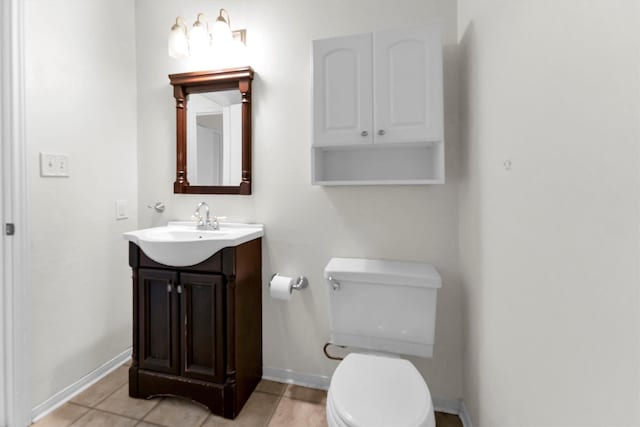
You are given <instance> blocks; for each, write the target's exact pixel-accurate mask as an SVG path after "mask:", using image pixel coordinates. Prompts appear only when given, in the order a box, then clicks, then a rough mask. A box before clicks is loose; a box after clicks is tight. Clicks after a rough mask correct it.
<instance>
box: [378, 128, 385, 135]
mask: <svg viewBox="0 0 640 427" xmlns="http://www.w3.org/2000/svg"><path fill="white" fill-rule="evenodd" d="M385 133H386V132H385V131H384V129H380V130H379V131H378V135H380V136H382V135H384V134H385Z"/></svg>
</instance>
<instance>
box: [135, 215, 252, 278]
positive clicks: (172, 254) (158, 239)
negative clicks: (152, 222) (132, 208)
mask: <svg viewBox="0 0 640 427" xmlns="http://www.w3.org/2000/svg"><path fill="white" fill-rule="evenodd" d="M123 236H124V238H125V239H127V240H129V241H130V242H133V243H135V244H136V245H138V246H139V247H140V249H142V251H143V252H144V253H145V254H146V255H147V256H148V257H149V258H151V259H152V260H154V261H155V262H159V263H161V264H165V265H171V266H174V267H185V266H188V265H195V264H198V263H200V262H202V261H204V260H206V259H207V258H209V257H210V256H211V255H213V254H215V253H216V252H218V251H219V250H220V249H222V248H227V247H231V246H238V245H240V244H242V243H245V242H248V241H249V240H253V239H257V238H258V237H262V236H264V226H263V225H262V224H238V223H227V222H225V223H221V224H220V229H219V230H197V229H196V223H195V222H177V221H176V222H170V223H169V224H167V225H166V226H165V227H154V228H145V229H143V230H136V231H130V232H128V233H124V234H123Z"/></svg>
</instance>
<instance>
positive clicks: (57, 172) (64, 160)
mask: <svg viewBox="0 0 640 427" xmlns="http://www.w3.org/2000/svg"><path fill="white" fill-rule="evenodd" d="M40 176H43V177H44V176H53V177H67V176H69V155H68V154H60V153H58V154H52V153H40Z"/></svg>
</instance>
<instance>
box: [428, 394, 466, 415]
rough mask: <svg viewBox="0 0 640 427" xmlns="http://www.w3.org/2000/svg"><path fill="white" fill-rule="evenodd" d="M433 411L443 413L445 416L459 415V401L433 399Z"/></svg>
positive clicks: (440, 398)
mask: <svg viewBox="0 0 640 427" xmlns="http://www.w3.org/2000/svg"><path fill="white" fill-rule="evenodd" d="M432 399H433V409H434V410H435V411H436V412H444V413H445V414H453V415H458V414H460V400H459V399H445V398H442V397H433V398H432Z"/></svg>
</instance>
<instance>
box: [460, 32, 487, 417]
mask: <svg viewBox="0 0 640 427" xmlns="http://www.w3.org/2000/svg"><path fill="white" fill-rule="evenodd" d="M473 46H474V26H473V22H471V23H469V25H468V26H467V28H466V29H465V31H464V35H463V37H462V38H461V40H460V78H459V91H460V92H459V97H460V100H459V101H460V102H459V105H460V106H459V114H460V155H459V168H460V172H459V173H460V181H459V186H458V191H459V193H458V197H459V211H458V212H459V213H458V215H459V224H460V228H459V233H460V245H459V246H460V273H461V276H462V289H461V297H462V298H461V305H462V307H461V308H462V325H463V327H462V333H463V337H462V338H463V348H464V351H463V378H464V379H465V380H464V385H463V397H464V401H465V404H466V406H467V408H468V410H469V413H470V416H471V419H472V420H476V422H477V421H478V420H479V402H480V390H482V389H483V387H481V383H482V380H483V379H482V377H481V376H480V372H482V370H481V367H482V358H483V354H484V352H483V351H480V350H481V346H482V345H483V344H482V338H483V331H484V327H483V321H484V316H483V309H484V305H483V299H482V298H483V286H484V280H483V267H482V266H483V251H482V244H483V242H482V235H481V224H482V223H483V217H482V215H483V211H484V210H483V206H482V203H483V202H482V195H481V189H482V185H481V184H482V178H483V175H482V173H481V170H480V168H481V163H480V162H479V156H480V147H479V146H478V138H477V135H478V133H480V132H482V129H481V123H479V122H478V121H477V120H476V117H475V116H474V112H475V111H477V109H476V108H475V107H476V106H477V104H478V99H476V98H474V96H477V94H478V93H481V92H480V91H479V90H474V87H475V86H474V85H475V84H476V81H477V73H478V70H476V69H474V66H475V64H477V61H474V58H473V54H474V48H473Z"/></svg>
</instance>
